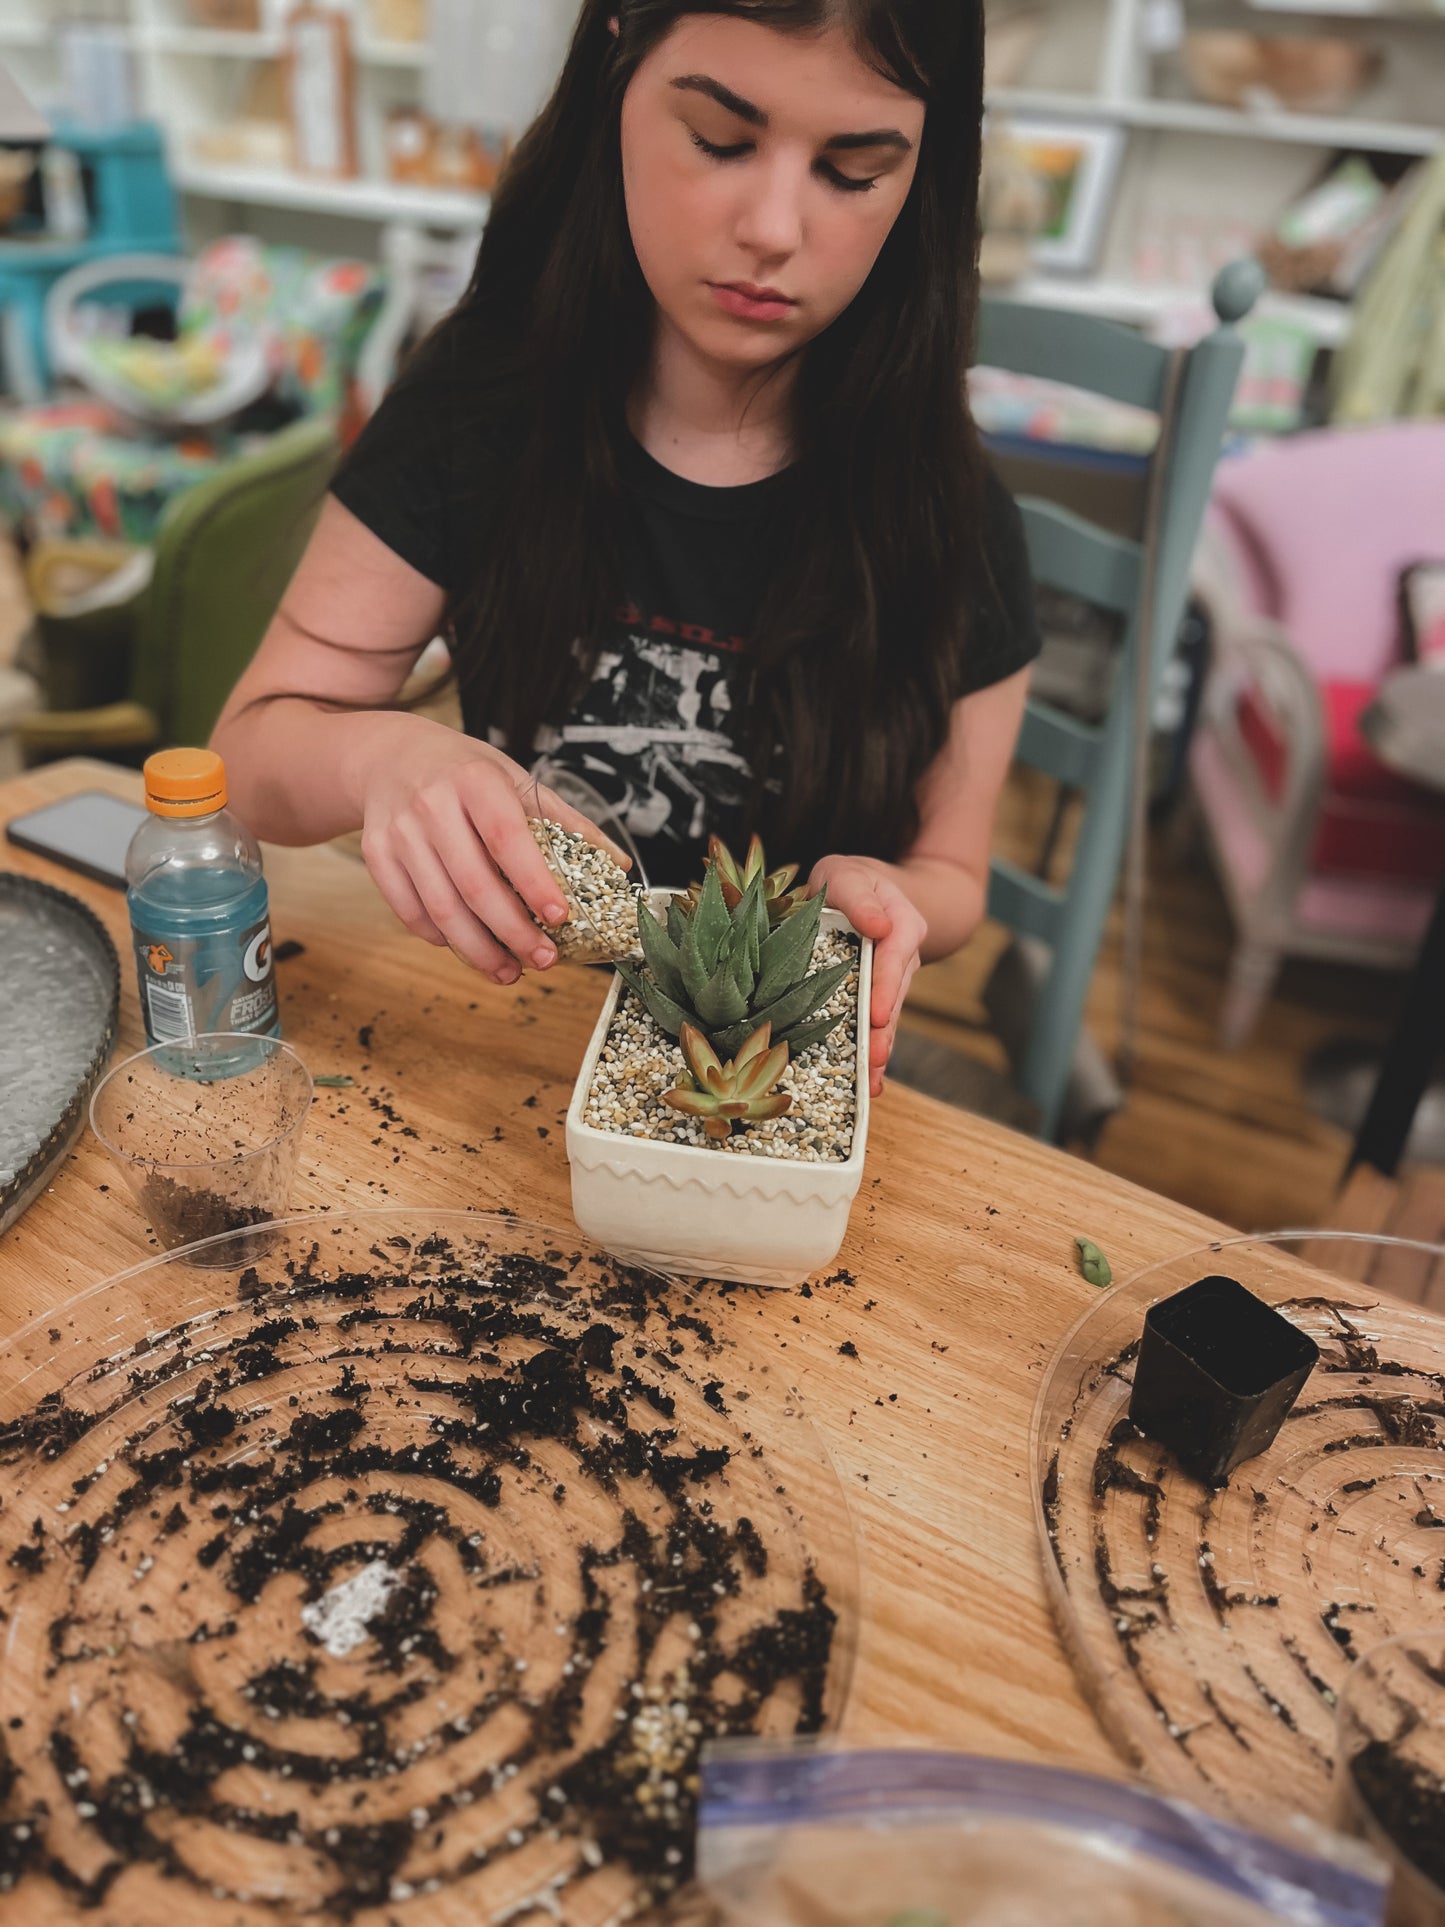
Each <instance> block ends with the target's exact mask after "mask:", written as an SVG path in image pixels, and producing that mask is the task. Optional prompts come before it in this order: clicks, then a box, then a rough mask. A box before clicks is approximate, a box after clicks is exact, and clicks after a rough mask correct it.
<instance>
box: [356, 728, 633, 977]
mask: <svg viewBox="0 0 1445 1927" xmlns="http://www.w3.org/2000/svg"><path fill="white" fill-rule="evenodd" d="M375 722H376V725H377V733H376V736H375V738H374V739H373V740H371V741H369V742H368V744H367V747H366V751H365V755H364V765H363V767H361V768H360V769H359V771H358V774H359V779H360V789H361V801H362V832H361V852H362V855H363V857H364V858H365V859H366V866H367V868H368V869H369V870H370V871H371V874H372V876H373V878H374V879H375V881H376V885H377V888H378V889H379V890H380V891H381V894H382V895H383V896H384V897H385V898H386V901H387V902H388V903H389V904H390V906H391V908H392V909H393V910H394V911H395V912H396V914H397V916H398V917H399V918H400V919H401V921H402V923H403V924H405V926H406V928H407V929H408V930H410V931H411V933H412V935H413V936H417V937H421V938H422V939H424V941H425V942H427V943H431V944H436V945H438V946H440V947H442V948H450V949H452V950H454V951H455V952H456V953H457V955H458V956H459V957H461V958H463V959H464V960H465V961H466V962H467V963H469V964H471V965H472V966H473V968H474V969H476V970H479V971H481V973H482V974H483V976H486V977H490V978H491V979H492V981H493V982H494V983H498V984H514V983H515V982H516V981H517V979H518V978H519V977H520V976H521V974H522V971H523V969H524V968H528V969H534V970H546V969H548V968H549V967H550V966H551V965H552V964H554V963H556V961H557V949H556V946H555V944H553V943H552V942H551V940H550V939H549V938H548V937H547V936H546V934H545V932H543V931H542V930H539V929H538V927H537V924H538V922H542V923H549V924H552V925H554V926H555V925H557V924H560V923H562V922H564V921H565V920H566V916H567V903H566V899H565V898H564V896H563V894H562V891H561V889H560V888H559V887H558V884H557V880H556V878H555V877H554V876H553V875H552V872H551V871H550V870H549V869H548V868H547V865H546V863H545V862H544V860H543V857H542V853H541V851H540V850H539V849H538V847H537V844H536V842H535V841H534V839H533V836H532V832H531V830H530V829H529V828H528V822H527V819H528V817H529V816H533V815H536V814H539V813H540V814H542V815H544V816H547V817H549V818H550V819H551V820H552V822H554V823H560V824H561V825H562V826H563V828H564V829H568V830H575V831H577V832H578V833H579V834H580V835H582V836H585V837H586V838H587V840H588V841H589V842H591V843H595V844H597V845H598V846H599V847H601V848H604V849H607V850H609V851H611V853H612V855H613V856H615V857H616V858H617V860H618V862H619V863H620V864H621V865H622V867H623V868H624V869H630V868H631V862H630V859H629V858H628V857H626V856H624V855H623V854H622V852H621V851H620V850H618V849H617V848H616V847H615V846H614V845H612V844H611V843H609V842H608V841H607V839H606V837H604V836H603V835H602V834H601V832H600V831H599V830H598V829H597V828H596V827H595V825H593V824H591V823H589V822H588V821H587V819H586V818H585V817H584V816H581V815H579V814H578V812H577V811H576V810H574V809H571V808H570V807H569V806H568V805H567V804H565V803H564V802H562V800H561V799H560V798H559V797H557V796H555V795H554V794H553V793H552V791H551V790H549V789H546V788H541V789H539V788H538V786H537V784H536V783H534V782H533V780H532V778H531V777H530V776H529V775H528V774H527V772H526V770H524V769H523V768H522V767H521V765H520V764H518V763H514V762H513V761H512V759H511V758H510V757H509V756H505V755H503V753H502V752H501V750H498V749H493V748H492V747H491V746H490V745H489V744H487V743H481V742H478V741H476V739H475V738H473V737H469V736H461V735H459V734H458V733H457V732H456V731H455V730H452V729H448V728H446V727H445V726H444V725H443V724H440V723H434V722H430V721H428V720H427V719H426V718H424V717H421V716H406V715H395V714H392V715H387V716H378V717H376V718H375Z"/></svg>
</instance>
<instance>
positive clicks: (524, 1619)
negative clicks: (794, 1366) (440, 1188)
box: [0, 1211, 857, 1927]
mask: <svg viewBox="0 0 1445 1927" xmlns="http://www.w3.org/2000/svg"><path fill="white" fill-rule="evenodd" d="M256 1240H257V1233H256V1232H255V1231H254V1230H251V1231H248V1232H246V1233H245V1234H243V1235H242V1236H241V1237H240V1238H237V1239H234V1240H232V1241H230V1242H232V1243H233V1244H234V1247H235V1252H236V1256H235V1260H234V1262H233V1263H231V1264H229V1265H226V1264H223V1263H219V1262H218V1260H219V1259H220V1258H221V1257H222V1256H223V1255H224V1251H223V1248H224V1246H225V1245H226V1244H227V1242H228V1241H227V1240H213V1241H211V1242H210V1244H209V1246H208V1247H207V1248H206V1249H205V1250H204V1251H201V1250H199V1249H198V1248H195V1247H193V1248H191V1249H190V1250H189V1251H182V1252H177V1253H172V1254H170V1255H169V1256H168V1257H166V1258H162V1259H158V1260H153V1261H151V1262H149V1263H147V1264H145V1265H142V1266H139V1267H137V1268H136V1269H135V1270H133V1271H129V1272H126V1273H123V1274H122V1275H120V1276H119V1277H117V1278H114V1279H112V1280H110V1281H109V1282H108V1283H106V1284H103V1285H98V1286H96V1287H94V1288H92V1289H91V1290H89V1291H86V1292H84V1293H82V1294H81V1295H80V1296H79V1297H77V1298H75V1299H73V1300H72V1301H71V1302H70V1303H69V1304H67V1305H65V1306H63V1307H61V1308H59V1309H57V1310H56V1311H54V1312H52V1313H49V1314H48V1315H47V1316H45V1317H43V1318H41V1319H39V1320H37V1321H35V1322H33V1323H32V1324H30V1325H28V1326H26V1327H25V1328H24V1330H22V1331H21V1332H19V1333H18V1334H17V1335H16V1336H15V1337H14V1338H13V1339H11V1340H10V1341H9V1342H8V1343H7V1344H6V1345H5V1346H4V1347H3V1349H0V1441H3V1456H4V1461H5V1485H6V1492H5V1503H4V1506H3V1509H0V1608H3V1611H4V1615H5V1618H4V1629H5V1662H6V1663H5V1665H4V1667H3V1669H0V1736H3V1741H4V1744H5V1748H6V1752H7V1753H8V1762H9V1774H10V1778H11V1785H10V1792H9V1798H8V1801H7V1803H6V1806H5V1808H4V1822H3V1824H0V1913H4V1914H6V1915H7V1916H8V1914H9V1913H11V1912H14V1913H15V1916H16V1918H17V1919H18V1918H21V1917H23V1918H24V1919H25V1920H26V1922H27V1923H29V1924H31V1927H39V1924H40V1923H43V1922H48V1921H51V1920H69V1919H72V1918H73V1917H74V1913H73V1909H74V1905H75V1902H76V1897H77V1896H78V1895H88V1896H89V1897H90V1899H89V1902H88V1903H87V1904H88V1907H89V1911H87V1913H86V1916H85V1917H86V1918H88V1919H94V1920H96V1921H97V1922H106V1921H113V1922H115V1923H117V1924H119V1923H122V1922H124V1923H127V1927H129V1924H130V1923H133V1922H135V1921H139V1920H144V1921H147V1922H160V1921H163V1920H166V1919H168V1918H173V1919H177V1920H184V1921H185V1922H186V1923H187V1927H210V1924H211V1923H216V1924H217V1927H219V1923H222V1922H224V1923H226V1927H250V1923H253V1922H254V1923H257V1927H259V1924H260V1923H262V1922H267V1923H271V1924H272V1927H274V1924H275V1923H277V1922H291V1921H297V1922H299V1921H302V1920H305V1921H308V1922H309V1921H315V1920H328V1919H333V1918H334V1919H348V1920H356V1921H360V1922H366V1923H374V1927H381V1923H387V1927H390V1924H391V1923H398V1924H399V1927H410V1923H413V1922H417V1923H423V1922H424V1923H427V1924H428V1927H431V1924H432V1923H436V1924H437V1927H441V1924H442V1923H446V1924H448V1927H450V1924H451V1923H457V1924H458V1927H460V1923H462V1922H466V1923H468V1924H469V1927H472V1924H474V1923H480V1922H491V1921H498V1922H500V1921H504V1920H511V1919H518V1920H520V1919H522V1918H524V1917H529V1916H530V1914H533V1913H535V1914H537V1915H538V1916H539V1917H545V1918H551V1919H554V1920H558V1921H563V1922H568V1923H588V1924H589V1927H590V1924H591V1923H601V1922H608V1921H614V1920H620V1919H622V1918H624V1917H626V1916H627V1915H628V1914H629V1913H630V1912H632V1911H635V1910H636V1909H637V1908H638V1907H639V1906H642V1905H645V1904H647V1903H648V1902H650V1901H651V1900H652V1899H654V1898H655V1897H657V1896H659V1895H662V1894H664V1893H666V1892H667V1891H669V1890H670V1889H671V1888H673V1887H674V1886H676V1885H677V1884H678V1883H679V1882H681V1881H682V1880H683V1879H684V1878H685V1877H686V1876H687V1874H688V1873H689V1871H690V1862H691V1851H692V1834H693V1821H694V1805H695V1784H694V1780H693V1775H694V1772H695V1768H696V1759H697V1753H698V1750H699V1748H700V1746H701V1744H702V1742H703V1741H704V1740H705V1739H706V1738H709V1737H713V1736H717V1735H720V1734H730V1733H738V1732H747V1731H758V1732H773V1733H791V1732H794V1731H798V1730H806V1729H808V1728H810V1727H827V1726H829V1725H831V1724H832V1723H834V1722H835V1721H836V1719H837V1718H838V1716H839V1715H840V1713H841V1710H842V1707H843V1703H844V1700H845V1697H846V1693H847V1688H848V1682H849V1676H850V1671H851V1664H852V1654H853V1650H854V1638H855V1620H856V1597H857V1576H856V1562H855V1558H854V1550H853V1539H852V1533H851V1530H850V1526H849V1520H848V1512H847V1505H846V1502H845V1500H844V1498H843V1495H842V1491H841V1489H840V1487H839V1484H838V1481H837V1478H836V1476H835V1474H834V1473H833V1470H832V1467H831V1465H830V1463H829V1461H828V1458H827V1455H826V1453H825V1451H824V1449H823V1447H822V1446H821V1444H820V1443H819V1441H818V1439H817V1437H816V1435H815V1434H814V1432H813V1430H812V1428H811V1426H810V1425H809V1424H808V1422H807V1420H806V1419H805V1418H804V1416H803V1414H802V1412H801V1410H800V1407H799V1404H798V1401H797V1398H796V1396H795V1394H794V1393H793V1392H792V1391H791V1390H790V1389H789V1388H788V1386H787V1385H786V1383H784V1382H783V1381H781V1380H779V1379H777V1378H776V1377H774V1376H773V1375H772V1373H771V1372H769V1371H768V1370H767V1369H766V1368H764V1367H761V1366H758V1365H755V1364H753V1363H751V1362H748V1361H746V1360H745V1359H744V1358H743V1357H742V1356H741V1355H740V1354H738V1353H737V1352H736V1351H735V1350H734V1349H733V1348H732V1347H731V1346H730V1345H728V1344H726V1343H725V1342H722V1341H720V1340H719V1339H718V1338H717V1337H716V1336H715V1334H714V1333H713V1331H712V1328H711V1325H710V1323H709V1320H708V1311H709V1304H710V1300H709V1298H708V1297H707V1296H699V1295H696V1294H692V1293H690V1292H689V1291H688V1290H687V1288H685V1287H683V1286H682V1285H679V1284H677V1283H674V1282H672V1281H669V1280H666V1279H663V1278H661V1277H658V1276H656V1275H655V1274H651V1273H647V1272H643V1271H640V1270H638V1269H636V1268H633V1267H628V1266H624V1265H621V1264H619V1263H617V1262H616V1261H615V1260H613V1259H610V1258H608V1257H606V1256H604V1255H603V1254H601V1253H599V1252H596V1251H594V1250H591V1249H589V1248H587V1247H586V1246H585V1245H582V1244H579V1242H578V1239H577V1237H576V1235H575V1234H569V1233H563V1232H560V1231H558V1232H554V1231H551V1230H548V1229H546V1228H544V1227H541V1226H536V1225H529V1224H525V1223H523V1222H521V1221H520V1220H517V1219H514V1218H508V1217H506V1216H495V1217H493V1216H483V1215H481V1214H475V1213H469V1212H435V1211H432V1212H420V1211H417V1212H400V1211H380V1212H367V1213H361V1214H358V1215H354V1216H347V1217H336V1218H333V1217H332V1216H331V1215H330V1214H327V1213H318V1214H314V1215H312V1216H310V1217H307V1218H299V1219H293V1220H290V1221H288V1222H285V1223H282V1224H280V1225H278V1226H276V1227H275V1229H274V1233H273V1235H272V1236H271V1238H270V1241H269V1245H268V1248H267V1249H265V1250H264V1251H263V1252H261V1253H260V1254H258V1253H257V1251H256ZM199 1260H203V1261H204V1262H199ZM713 1302H715V1301H713Z"/></svg>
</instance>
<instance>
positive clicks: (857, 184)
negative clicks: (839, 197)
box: [687, 127, 880, 194]
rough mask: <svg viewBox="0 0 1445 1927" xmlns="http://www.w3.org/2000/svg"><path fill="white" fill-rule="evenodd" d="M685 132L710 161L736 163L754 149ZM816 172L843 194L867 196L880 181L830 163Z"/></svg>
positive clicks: (750, 144) (690, 130)
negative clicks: (721, 145)
mask: <svg viewBox="0 0 1445 1927" xmlns="http://www.w3.org/2000/svg"><path fill="white" fill-rule="evenodd" d="M687 131H688V133H689V135H690V136H691V139H692V144H693V146H694V147H696V148H698V149H700V150H701V152H702V153H704V154H706V155H707V156H708V158H709V159H710V160H714V161H738V160H741V159H742V158H743V156H744V155H745V154H751V153H752V152H753V149H754V143H753V142H752V141H735V142H733V143H731V144H730V145H728V146H726V147H720V146H719V145H718V143H717V142H716V141H710V140H707V139H705V138H704V136H703V135H701V134H699V133H698V132H697V130H696V128H693V127H689V128H688V130H687ZM818 172H819V174H821V175H822V177H823V179H824V180H825V181H826V182H827V183H828V185H829V186H830V187H836V188H837V189H838V190H839V191H840V193H843V194H867V193H868V192H869V191H870V189H872V188H875V187H877V185H878V182H879V179H880V176H878V175H876V174H873V175H870V176H869V177H868V178H867V179H866V180H857V179H855V178H854V176H853V175H851V174H843V173H840V172H839V170H838V169H837V168H836V167H834V166H833V164H832V163H831V162H830V161H819V162H818Z"/></svg>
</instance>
